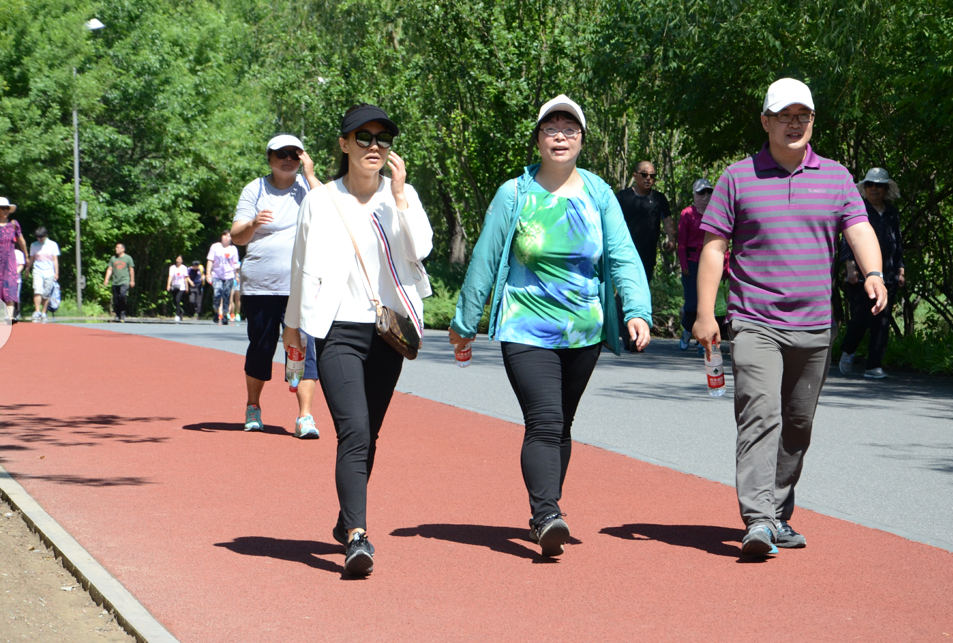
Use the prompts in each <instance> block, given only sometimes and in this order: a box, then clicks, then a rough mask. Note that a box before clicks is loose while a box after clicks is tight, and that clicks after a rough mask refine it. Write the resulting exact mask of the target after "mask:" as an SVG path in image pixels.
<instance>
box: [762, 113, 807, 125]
mask: <svg viewBox="0 0 953 643" xmlns="http://www.w3.org/2000/svg"><path fill="white" fill-rule="evenodd" d="M765 116H774V117H775V118H776V119H778V122H779V123H790V122H792V121H793V120H794V119H795V118H797V120H798V122H799V123H802V124H805V125H806V124H807V123H810V122H811V121H813V120H814V112H808V113H807V114H772V113H771V112H768V113H766V114H765Z"/></svg>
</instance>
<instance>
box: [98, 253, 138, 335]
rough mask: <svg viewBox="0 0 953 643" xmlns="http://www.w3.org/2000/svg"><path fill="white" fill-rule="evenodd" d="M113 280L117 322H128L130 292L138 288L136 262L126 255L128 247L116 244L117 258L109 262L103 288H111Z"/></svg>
mask: <svg viewBox="0 0 953 643" xmlns="http://www.w3.org/2000/svg"><path fill="white" fill-rule="evenodd" d="M110 279H112V282H113V286H112V299H113V313H115V315H116V321H117V322H124V321H126V304H127V303H128V296H129V290H130V289H131V288H135V287H136V262H135V261H133V260H132V257H130V256H129V255H127V254H126V246H125V245H123V244H121V243H117V244H116V256H115V257H113V258H112V259H110V260H109V267H107V268H106V278H105V279H103V286H107V287H108V286H109V280H110Z"/></svg>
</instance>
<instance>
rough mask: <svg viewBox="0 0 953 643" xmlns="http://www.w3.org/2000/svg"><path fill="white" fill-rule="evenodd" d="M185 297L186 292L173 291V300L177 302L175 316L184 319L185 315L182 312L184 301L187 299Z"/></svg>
mask: <svg viewBox="0 0 953 643" xmlns="http://www.w3.org/2000/svg"><path fill="white" fill-rule="evenodd" d="M185 295H186V291H184V290H178V289H176V288H173V289H172V299H173V301H175V314H176V315H178V316H179V317H182V316H183V314H184V312H183V310H182V300H183V299H184V298H185Z"/></svg>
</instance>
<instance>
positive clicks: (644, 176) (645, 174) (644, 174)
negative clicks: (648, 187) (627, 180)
mask: <svg viewBox="0 0 953 643" xmlns="http://www.w3.org/2000/svg"><path fill="white" fill-rule="evenodd" d="M636 174H638V175H640V176H641V177H642V178H643V179H652V180H653V181H654V180H655V177H657V176H658V174H649V173H648V172H636Z"/></svg>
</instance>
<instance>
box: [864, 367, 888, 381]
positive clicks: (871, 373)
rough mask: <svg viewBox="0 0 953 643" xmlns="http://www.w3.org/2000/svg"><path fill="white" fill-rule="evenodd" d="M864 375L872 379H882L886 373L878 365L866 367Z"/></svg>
mask: <svg viewBox="0 0 953 643" xmlns="http://www.w3.org/2000/svg"><path fill="white" fill-rule="evenodd" d="M864 377H869V378H870V379H872V380H882V379H884V378H885V377H887V373H885V372H884V369H882V368H880V367H879V366H878V367H877V368H868V369H867V370H866V371H864Z"/></svg>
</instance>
